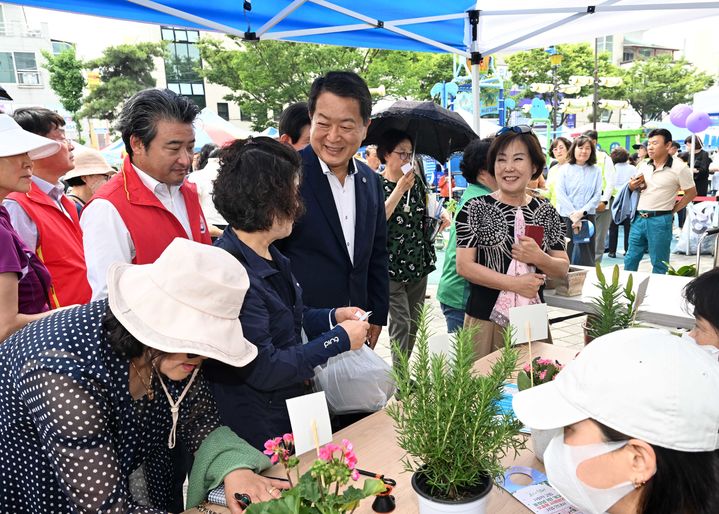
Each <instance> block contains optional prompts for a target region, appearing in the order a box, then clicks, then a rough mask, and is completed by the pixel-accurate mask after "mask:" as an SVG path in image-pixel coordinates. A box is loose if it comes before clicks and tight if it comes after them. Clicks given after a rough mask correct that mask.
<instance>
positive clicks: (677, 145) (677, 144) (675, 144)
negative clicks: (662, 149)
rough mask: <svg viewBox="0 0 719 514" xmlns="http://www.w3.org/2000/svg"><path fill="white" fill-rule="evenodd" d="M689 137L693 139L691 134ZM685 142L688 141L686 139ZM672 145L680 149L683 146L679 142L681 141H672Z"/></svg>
mask: <svg viewBox="0 0 719 514" xmlns="http://www.w3.org/2000/svg"><path fill="white" fill-rule="evenodd" d="M687 139H691V136H689V137H688V138H687ZM684 142H685V143H686V141H684ZM672 146H673V147H674V148H676V149H677V150H679V149H680V148H681V147H682V145H680V144H679V141H672Z"/></svg>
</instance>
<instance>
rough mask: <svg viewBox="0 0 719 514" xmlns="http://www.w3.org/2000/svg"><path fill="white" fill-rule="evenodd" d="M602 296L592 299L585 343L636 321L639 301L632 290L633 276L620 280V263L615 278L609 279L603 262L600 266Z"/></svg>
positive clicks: (599, 283) (613, 274) (614, 274)
mask: <svg viewBox="0 0 719 514" xmlns="http://www.w3.org/2000/svg"><path fill="white" fill-rule="evenodd" d="M596 269H597V280H598V282H597V283H596V284H595V285H596V286H597V287H598V288H599V293H600V294H599V296H596V297H594V298H593V299H592V312H591V313H590V314H587V321H586V322H585V324H584V342H585V344H587V343H589V342H591V341H593V340H594V339H596V338H597V337H599V336H602V335H604V334H609V333H610V332H614V331H616V330H622V329H624V328H629V327H631V326H632V325H633V324H634V320H635V319H636V317H637V310H638V309H639V305H638V302H637V296H636V294H635V293H634V291H632V286H633V279H632V275H631V274H630V275H629V277H628V278H627V283H626V285H624V286H622V284H620V283H619V266H617V265H615V266H614V270H613V272H612V280H611V282H610V281H608V280H607V279H606V277H605V276H604V272H603V271H602V267H601V265H600V264H599V263H597V266H596Z"/></svg>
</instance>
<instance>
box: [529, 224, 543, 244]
mask: <svg viewBox="0 0 719 514" xmlns="http://www.w3.org/2000/svg"><path fill="white" fill-rule="evenodd" d="M524 235H525V236H527V237H531V238H532V239H534V240H535V241H536V242H537V244H538V245H539V247H540V248H541V247H542V243H543V242H544V227H543V226H542V225H526V226H525V227H524Z"/></svg>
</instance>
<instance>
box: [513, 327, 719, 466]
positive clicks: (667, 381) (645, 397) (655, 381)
mask: <svg viewBox="0 0 719 514" xmlns="http://www.w3.org/2000/svg"><path fill="white" fill-rule="evenodd" d="M717 392H719V363H717V361H716V359H715V358H712V357H711V356H710V355H709V354H708V353H707V352H706V351H704V350H702V349H701V348H700V347H699V346H698V345H696V344H694V343H692V342H690V341H687V340H685V339H682V338H680V337H677V336H674V335H671V334H670V333H669V332H667V331H665V330H659V329H649V328H630V329H626V330H620V331H617V332H613V333H611V334H607V335H605V336H602V337H599V338H597V339H595V340H594V341H592V343H591V344H589V345H588V346H587V347H585V348H584V349H583V350H582V352H581V353H580V354H579V355H578V356H577V358H576V359H575V360H573V361H571V362H569V363H568V364H567V365H566V366H565V367H564V369H563V370H562V371H561V372H560V373H559V374H558V375H557V378H556V379H555V380H553V381H552V382H549V383H546V384H542V385H539V386H536V387H533V388H531V389H527V390H524V391H521V392H519V393H517V394H516V395H515V396H514V400H513V405H514V412H515V414H516V415H517V417H518V418H519V419H520V420H521V421H522V422H523V423H525V424H526V425H528V426H530V427H532V428H536V429H540V430H545V429H555V428H561V427H565V426H567V425H571V424H573V423H577V422H579V421H582V420H585V419H589V418H591V419H593V420H595V421H598V422H600V423H602V424H604V425H606V426H608V427H609V428H612V429H614V430H617V431H619V432H621V433H623V434H625V435H627V436H629V437H633V438H637V439H641V440H643V441H646V442H648V443H649V444H653V445H656V446H661V447H663V448H668V449H671V450H677V451H685V452H704V451H714V450H716V449H719V401H717Z"/></svg>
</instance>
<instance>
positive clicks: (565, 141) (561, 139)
mask: <svg viewBox="0 0 719 514" xmlns="http://www.w3.org/2000/svg"><path fill="white" fill-rule="evenodd" d="M559 143H563V144H564V147H565V148H566V149H567V151H569V149H570V148H571V147H572V142H571V141H570V140H569V139H567V138H566V137H564V136H559V137H558V138H556V139H555V140H554V141H552V144H550V145H549V153H550V155H552V157H554V154H553V153H552V152H554V149H555V148H557V145H558V144H559Z"/></svg>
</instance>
